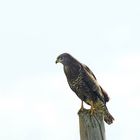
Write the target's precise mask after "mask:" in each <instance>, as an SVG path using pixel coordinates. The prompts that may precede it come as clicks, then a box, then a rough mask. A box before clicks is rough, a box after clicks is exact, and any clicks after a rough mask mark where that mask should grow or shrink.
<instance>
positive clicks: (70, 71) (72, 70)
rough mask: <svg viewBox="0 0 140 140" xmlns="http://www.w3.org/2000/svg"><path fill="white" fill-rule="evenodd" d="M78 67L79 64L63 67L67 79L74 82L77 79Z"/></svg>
mask: <svg viewBox="0 0 140 140" xmlns="http://www.w3.org/2000/svg"><path fill="white" fill-rule="evenodd" d="M80 68H81V67H80V65H79V64H70V65H66V66H64V72H65V74H66V77H67V79H71V80H74V79H76V78H77V76H78V75H79V70H80Z"/></svg>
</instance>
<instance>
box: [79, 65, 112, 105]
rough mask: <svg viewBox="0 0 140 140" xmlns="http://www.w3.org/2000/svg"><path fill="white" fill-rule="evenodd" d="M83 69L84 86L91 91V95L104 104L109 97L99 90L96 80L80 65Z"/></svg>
mask: <svg viewBox="0 0 140 140" xmlns="http://www.w3.org/2000/svg"><path fill="white" fill-rule="evenodd" d="M82 67H83V70H82V72H83V77H84V80H85V82H86V83H85V84H86V85H87V86H88V87H89V88H90V89H91V91H93V93H94V94H95V95H96V96H97V97H98V98H99V99H100V100H101V101H103V102H104V103H105V102H107V101H108V100H109V97H108V95H107V93H106V92H105V91H104V90H103V89H102V88H101V86H100V85H99V84H98V82H97V79H96V77H95V75H94V74H93V72H92V71H91V70H90V69H89V68H88V67H87V66H86V65H84V64H82Z"/></svg>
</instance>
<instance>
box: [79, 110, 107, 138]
mask: <svg viewBox="0 0 140 140" xmlns="http://www.w3.org/2000/svg"><path fill="white" fill-rule="evenodd" d="M78 115H79V126H80V140H105V139H106V138H105V126H104V120H103V115H102V114H101V113H100V112H95V113H94V114H93V115H91V114H90V112H89V110H87V109H84V110H82V111H81V110H80V111H79V112H78Z"/></svg>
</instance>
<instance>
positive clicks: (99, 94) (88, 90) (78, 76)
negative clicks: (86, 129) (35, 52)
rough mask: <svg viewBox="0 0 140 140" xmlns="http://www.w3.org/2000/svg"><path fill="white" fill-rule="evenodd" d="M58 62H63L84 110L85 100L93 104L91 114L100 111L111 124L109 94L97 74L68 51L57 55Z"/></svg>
mask: <svg viewBox="0 0 140 140" xmlns="http://www.w3.org/2000/svg"><path fill="white" fill-rule="evenodd" d="M56 63H62V64H63V66H64V73H65V75H66V77H67V81H68V84H69V86H70V88H71V89H72V90H73V91H74V92H75V93H76V95H77V96H78V97H79V98H80V99H81V101H82V102H81V108H80V110H83V109H84V107H83V101H84V102H85V103H86V104H88V105H90V106H91V109H90V113H91V115H92V114H93V113H94V111H96V110H98V111H100V112H101V113H102V114H103V116H104V120H105V122H106V123H107V124H111V123H112V122H113V120H114V118H113V116H112V115H111V114H110V113H109V111H108V109H107V106H106V102H108V101H109V97H108V94H107V93H106V91H105V90H104V89H103V88H102V87H101V86H100V85H99V84H98V82H97V79H96V77H95V75H94V74H93V73H92V71H91V70H90V69H89V68H88V67H87V66H86V65H84V64H82V63H80V62H79V61H78V60H76V59H75V58H74V57H73V56H71V55H70V54H68V53H63V54H61V55H59V56H58V57H57V60H56Z"/></svg>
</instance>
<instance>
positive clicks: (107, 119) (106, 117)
mask: <svg viewBox="0 0 140 140" xmlns="http://www.w3.org/2000/svg"><path fill="white" fill-rule="evenodd" d="M113 120H114V118H113V116H112V115H111V114H110V113H109V112H108V110H107V111H105V113H104V121H105V122H106V123H107V124H112V123H113Z"/></svg>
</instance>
